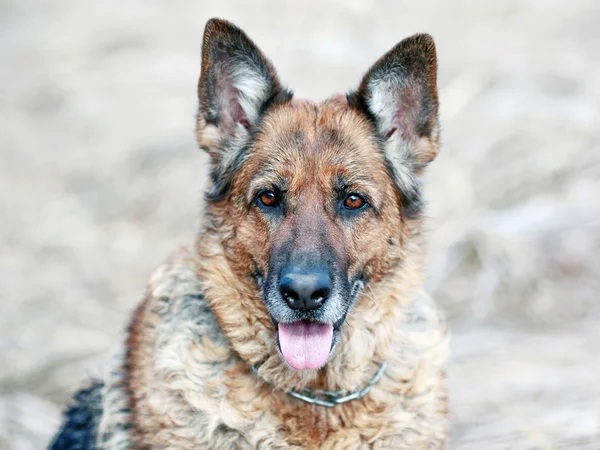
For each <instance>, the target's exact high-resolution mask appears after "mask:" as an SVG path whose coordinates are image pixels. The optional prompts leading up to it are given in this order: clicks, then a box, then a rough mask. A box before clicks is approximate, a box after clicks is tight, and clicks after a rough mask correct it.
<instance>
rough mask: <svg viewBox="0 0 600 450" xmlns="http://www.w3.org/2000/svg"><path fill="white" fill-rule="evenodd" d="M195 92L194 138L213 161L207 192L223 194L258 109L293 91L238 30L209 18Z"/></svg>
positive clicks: (257, 117) (256, 120)
mask: <svg viewBox="0 0 600 450" xmlns="http://www.w3.org/2000/svg"><path fill="white" fill-rule="evenodd" d="M198 97H199V100H200V108H199V111H198V120H197V138H198V143H199V145H200V148H202V149H204V150H206V151H207V152H208V153H209V154H210V155H211V159H212V165H213V173H212V177H213V182H214V183H213V188H212V190H211V192H209V197H211V196H212V197H222V194H224V193H225V192H224V190H226V188H228V187H229V184H230V182H231V178H232V172H233V171H234V170H235V165H236V160H239V159H240V154H241V153H243V152H244V150H245V148H246V146H247V143H248V140H249V138H250V136H251V133H252V130H253V129H255V127H256V126H257V125H258V123H259V121H260V117H261V115H262V114H264V112H265V111H266V110H267V109H268V108H269V106H271V105H273V104H275V103H279V102H285V101H289V100H290V99H291V97H292V93H291V92H290V91H288V90H287V89H285V88H283V87H282V86H281V84H280V83H279V80H278V78H277V74H276V73H275V69H274V68H273V66H272V64H271V63H270V61H269V60H268V59H267V58H266V57H265V56H264V55H263V54H262V52H261V51H260V50H259V49H258V47H257V46H256V45H255V44H254V43H253V42H252V41H251V40H250V38H248V36H246V34H245V33H244V32H243V31H242V30H240V29H239V28H238V27H236V26H235V25H233V24H231V23H229V22H227V21H225V20H222V19H210V20H209V21H208V22H207V23H206V28H205V29H204V39H203V43H202V70H201V74H200V81H199V82H198Z"/></svg>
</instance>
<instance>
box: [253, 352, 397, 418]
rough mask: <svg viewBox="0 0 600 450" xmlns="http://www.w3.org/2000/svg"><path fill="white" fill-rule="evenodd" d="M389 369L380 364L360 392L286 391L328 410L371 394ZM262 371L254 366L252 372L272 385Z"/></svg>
mask: <svg viewBox="0 0 600 450" xmlns="http://www.w3.org/2000/svg"><path fill="white" fill-rule="evenodd" d="M386 367H387V363H386V362H385V361H384V362H382V363H381V364H380V366H379V369H378V370H377V372H376V373H375V375H374V376H373V378H371V379H370V380H369V381H367V384H366V385H365V386H364V387H363V388H362V389H359V390H358V391H352V392H351V391H323V390H316V391H313V390H311V389H302V391H300V392H298V391H295V390H293V389H290V390H289V391H286V392H287V394H288V395H290V396H292V397H294V398H297V399H298V400H302V401H304V402H306V403H310V404H314V405H319V406H325V407H327V408H333V407H334V406H336V405H340V404H342V403H346V402H349V401H351V400H358V399H360V398H363V397H364V396H365V395H367V394H368V393H369V391H370V390H371V389H373V386H375V385H376V384H377V382H378V381H379V380H380V379H381V377H382V375H383V372H385V368H386ZM259 369H260V365H258V366H252V370H253V371H254V373H256V374H257V375H258V376H259V377H260V378H262V379H263V381H265V382H266V383H269V384H271V382H270V381H269V380H267V379H266V378H265V377H263V376H262V375H261V374H260V373H258V370H259Z"/></svg>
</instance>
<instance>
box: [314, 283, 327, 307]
mask: <svg viewBox="0 0 600 450" xmlns="http://www.w3.org/2000/svg"><path fill="white" fill-rule="evenodd" d="M327 297H329V288H327V287H325V288H321V289H317V290H316V291H315V292H313V293H312V295H311V296H310V299H311V300H313V301H315V302H317V303H320V302H322V301H323V300H325V299H327Z"/></svg>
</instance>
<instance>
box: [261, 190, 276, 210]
mask: <svg viewBox="0 0 600 450" xmlns="http://www.w3.org/2000/svg"><path fill="white" fill-rule="evenodd" d="M258 201H259V202H260V204H261V205H263V206H266V207H267V208H275V207H276V206H277V205H279V195H277V193H276V192H275V191H262V192H261V193H260V194H259V196H258Z"/></svg>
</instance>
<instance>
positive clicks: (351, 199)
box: [344, 193, 366, 209]
mask: <svg viewBox="0 0 600 450" xmlns="http://www.w3.org/2000/svg"><path fill="white" fill-rule="evenodd" d="M365 203H366V202H365V199H364V198H363V197H362V196H361V195H359V194H355V193H352V194H348V196H347V197H346V198H345V199H344V207H346V208H348V209H358V208H362V206H363V205H364V204H365Z"/></svg>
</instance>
